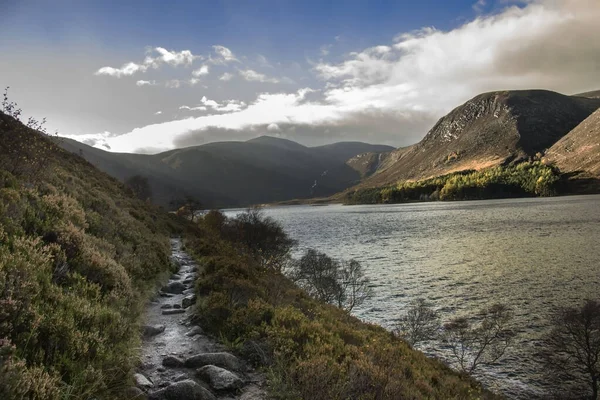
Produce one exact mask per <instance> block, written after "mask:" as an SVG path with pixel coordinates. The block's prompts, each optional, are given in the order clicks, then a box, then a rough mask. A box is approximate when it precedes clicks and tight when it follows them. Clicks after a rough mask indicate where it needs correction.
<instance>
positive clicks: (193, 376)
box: [130, 239, 266, 400]
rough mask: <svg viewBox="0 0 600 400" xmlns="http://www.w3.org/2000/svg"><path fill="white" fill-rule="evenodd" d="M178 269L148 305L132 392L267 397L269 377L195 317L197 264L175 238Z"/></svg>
mask: <svg viewBox="0 0 600 400" xmlns="http://www.w3.org/2000/svg"><path fill="white" fill-rule="evenodd" d="M171 247H172V258H173V261H174V262H175V263H177V264H178V265H179V272H178V273H176V274H174V275H172V276H171V279H170V280H169V282H168V283H167V285H165V286H164V287H163V288H162V289H161V290H160V291H159V293H158V295H157V296H156V298H155V299H154V300H153V301H152V302H151V303H150V304H149V305H148V308H147V313H146V325H145V326H144V327H143V329H144V339H143V345H142V355H141V366H140V369H139V371H138V372H137V373H136V374H135V381H136V388H131V390H130V394H131V396H130V398H132V399H133V398H135V399H144V398H147V399H148V400H175V399H177V400H188V399H189V400H213V399H232V400H233V399H239V400H258V399H265V398H266V393H265V392H264V390H263V389H262V388H261V386H262V385H263V383H264V377H263V376H262V375H261V374H259V373H257V372H255V371H252V370H251V369H249V368H248V367H247V365H246V364H245V363H244V362H243V361H242V360H240V359H238V358H237V357H235V356H234V355H232V354H230V353H228V352H226V351H225V348H224V347H223V346H222V345H220V344H219V343H217V342H216V341H215V340H214V339H212V338H211V337H209V336H207V335H205V334H204V333H203V332H202V329H201V328H200V327H198V326H193V325H192V324H191V323H190V322H189V320H190V314H191V310H192V309H193V308H194V307H193V305H194V303H195V302H196V296H195V294H194V291H193V287H194V281H195V278H196V275H197V273H198V265H197V264H196V263H195V261H194V260H193V259H192V258H191V257H190V256H189V255H188V254H186V253H185V252H184V251H183V250H182V245H181V240H180V239H172V240H171Z"/></svg>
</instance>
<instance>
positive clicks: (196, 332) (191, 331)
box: [185, 326, 204, 337]
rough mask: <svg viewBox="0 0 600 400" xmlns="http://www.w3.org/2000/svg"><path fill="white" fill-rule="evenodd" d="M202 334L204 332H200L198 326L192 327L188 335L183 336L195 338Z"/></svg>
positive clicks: (200, 329)
mask: <svg viewBox="0 0 600 400" xmlns="http://www.w3.org/2000/svg"><path fill="white" fill-rule="evenodd" d="M203 333H204V331H203V330H202V328H200V327H199V326H195V327H193V328H192V329H191V330H190V331H189V332H188V333H186V334H185V336H189V337H192V336H196V335H202V334H203Z"/></svg>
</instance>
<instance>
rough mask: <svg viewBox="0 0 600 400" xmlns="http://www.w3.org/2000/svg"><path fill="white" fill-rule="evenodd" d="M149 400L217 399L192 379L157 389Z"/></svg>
mask: <svg viewBox="0 0 600 400" xmlns="http://www.w3.org/2000/svg"><path fill="white" fill-rule="evenodd" d="M148 399H149V400H216V398H215V396H214V395H213V394H212V393H211V392H209V391H208V390H207V389H205V388H203V387H202V386H200V385H199V384H197V383H196V382H194V381H193V380H191V379H186V380H184V381H179V382H175V383H174V384H172V385H169V386H167V387H166V388H164V389H160V390H159V391H156V392H154V393H152V394H150V396H148Z"/></svg>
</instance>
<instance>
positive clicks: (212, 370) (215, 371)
mask: <svg viewBox="0 0 600 400" xmlns="http://www.w3.org/2000/svg"><path fill="white" fill-rule="evenodd" d="M196 373H197V374H198V377H199V378H200V379H202V380H204V381H206V382H208V384H209V385H210V387H211V388H213V389H215V390H217V391H227V392H230V391H234V390H237V389H239V388H241V387H242V386H244V381H242V380H241V379H240V377H239V376H237V375H236V374H234V373H233V372H231V371H227V370H226V369H224V368H220V367H217V366H215V365H206V366H204V367H202V368H200V369H198V371H196Z"/></svg>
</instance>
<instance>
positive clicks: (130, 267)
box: [0, 113, 179, 399]
mask: <svg viewBox="0 0 600 400" xmlns="http://www.w3.org/2000/svg"><path fill="white" fill-rule="evenodd" d="M177 229H179V226H178V223H177V222H175V221H172V220H171V219H170V217H169V216H168V215H167V214H165V213H158V212H157V210H156V209H155V208H154V207H153V206H151V205H149V204H146V203H142V202H140V201H138V200H136V199H134V198H133V197H132V196H130V195H128V194H127V193H126V191H125V189H124V186H123V185H122V184H121V183H120V182H118V181H117V180H116V179H113V178H111V177H109V176H108V175H105V174H104V173H101V172H99V171H98V170H96V169H95V168H94V167H93V166H92V165H90V164H89V163H87V162H86V161H84V160H83V159H82V158H80V157H78V156H76V155H74V154H71V153H69V152H67V151H64V150H62V149H60V148H58V147H57V146H56V145H55V144H54V142H53V141H51V140H49V138H48V137H46V136H45V135H42V134H40V133H38V132H36V131H34V130H32V129H29V128H27V127H25V126H24V125H23V124H21V123H20V122H18V121H17V120H15V119H14V118H12V117H10V116H7V115H5V114H3V113H0V398H2V399H67V398H69V399H84V398H96V399H108V398H113V397H114V396H115V394H116V393H118V392H119V391H120V390H121V389H122V388H123V387H124V385H126V383H127V382H126V380H127V377H128V376H129V373H130V370H131V368H132V366H133V363H134V359H135V356H136V346H137V345H138V339H139V329H138V327H137V324H138V322H139V317H140V312H141V311H142V307H143V304H144V303H145V299H146V296H147V294H148V293H149V291H150V290H151V289H153V288H154V285H155V283H156V282H157V280H159V279H160V278H161V277H163V276H164V275H165V274H168V273H169V269H170V267H171V265H170V261H169V255H170V247H169V240H168V238H169V234H170V233H171V232H172V231H173V230H177Z"/></svg>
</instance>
